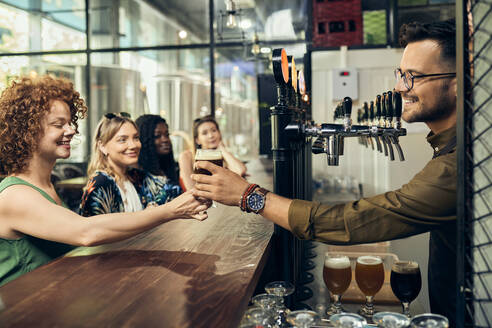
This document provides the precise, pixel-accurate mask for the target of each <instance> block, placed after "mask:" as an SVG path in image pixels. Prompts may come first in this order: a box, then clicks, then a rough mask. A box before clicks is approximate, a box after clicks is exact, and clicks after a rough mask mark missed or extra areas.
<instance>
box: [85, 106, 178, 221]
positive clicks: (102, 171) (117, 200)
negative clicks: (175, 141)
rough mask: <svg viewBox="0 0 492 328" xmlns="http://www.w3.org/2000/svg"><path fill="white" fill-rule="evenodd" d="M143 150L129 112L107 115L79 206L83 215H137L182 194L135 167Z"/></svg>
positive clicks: (100, 123) (95, 143)
mask: <svg viewBox="0 0 492 328" xmlns="http://www.w3.org/2000/svg"><path fill="white" fill-rule="evenodd" d="M141 148H142V145H141V142H140V137H139V132H138V128H137V126H136V124H135V123H134V122H133V121H132V119H131V118H130V117H129V115H128V114H126V113H119V114H113V113H108V114H105V115H104V117H103V118H102V119H101V121H100V122H99V124H98V126H97V129H96V134H95V136H94V141H93V152H92V157H91V161H90V163H89V167H88V169H87V175H88V176H89V181H88V183H87V185H86V187H85V189H84V194H83V196H82V201H81V204H80V213H81V214H82V215H83V216H92V215H96V214H104V213H117V212H135V211H139V210H142V209H144V208H146V207H147V206H148V205H149V204H157V205H160V204H164V203H165V202H167V201H169V200H171V199H173V198H175V197H176V196H178V195H179V194H180V193H181V188H180V187H179V186H178V185H173V184H167V183H165V182H164V181H163V180H162V179H158V178H157V177H156V176H154V175H151V174H149V173H148V172H147V171H143V170H139V169H137V168H136V166H137V165H138V158H139V154H140V150H141Z"/></svg>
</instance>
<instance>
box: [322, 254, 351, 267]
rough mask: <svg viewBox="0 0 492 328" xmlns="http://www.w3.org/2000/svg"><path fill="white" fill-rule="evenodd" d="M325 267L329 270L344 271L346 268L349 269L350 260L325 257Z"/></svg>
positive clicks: (345, 257)
mask: <svg viewBox="0 0 492 328" xmlns="http://www.w3.org/2000/svg"><path fill="white" fill-rule="evenodd" d="M325 267H327V268H331V269H345V268H347V267H350V260H349V258H348V257H347V256H344V257H327V258H325Z"/></svg>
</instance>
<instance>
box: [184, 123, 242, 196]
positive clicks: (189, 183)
mask: <svg viewBox="0 0 492 328" xmlns="http://www.w3.org/2000/svg"><path fill="white" fill-rule="evenodd" d="M193 142H194V149H192V150H185V151H184V152H182V153H181V154H180V156H179V170H180V178H181V179H182V181H183V184H184V187H185V188H186V190H189V189H191V188H193V186H194V185H195V181H193V180H192V179H191V177H190V176H191V174H192V173H193V163H194V161H195V152H196V150H197V149H200V148H201V149H219V150H220V151H221V152H222V157H223V159H224V167H225V168H228V169H229V170H231V171H233V172H234V173H237V174H239V175H240V176H244V175H246V166H245V165H244V163H243V162H241V161H240V160H239V159H237V158H236V157H234V155H232V154H231V153H230V152H229V151H227V149H226V148H225V146H224V143H223V141H222V135H221V133H220V129H219V125H218V124H217V122H216V121H215V119H214V118H213V117H212V116H204V117H201V118H197V119H196V120H195V121H194V122H193Z"/></svg>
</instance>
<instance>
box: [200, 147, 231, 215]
mask: <svg viewBox="0 0 492 328" xmlns="http://www.w3.org/2000/svg"><path fill="white" fill-rule="evenodd" d="M198 161H209V162H210V163H212V164H215V165H218V166H223V165H224V158H223V157H222V152H221V151H220V150H218V149H197V150H196V153H195V162H198ZM193 173H195V174H205V175H212V173H210V172H209V171H207V170H205V169H201V168H198V167H196V165H194V167H193ZM212 207H217V204H215V202H212Z"/></svg>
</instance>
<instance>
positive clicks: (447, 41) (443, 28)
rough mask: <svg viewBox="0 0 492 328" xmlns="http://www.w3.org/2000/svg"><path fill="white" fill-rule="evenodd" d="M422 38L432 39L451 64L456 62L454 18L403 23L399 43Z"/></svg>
mask: <svg viewBox="0 0 492 328" xmlns="http://www.w3.org/2000/svg"><path fill="white" fill-rule="evenodd" d="M422 40H434V41H436V42H437V43H438V44H439V46H440V48H441V56H442V58H443V59H445V60H447V61H448V62H449V63H450V64H452V65H453V66H454V65H455V63H456V24H455V20H454V18H452V19H448V20H445V21H440V22H432V23H418V22H413V23H409V24H403V25H402V26H401V28H400V45H401V46H402V47H403V48H404V47H406V46H407V44H409V43H412V42H417V41H422Z"/></svg>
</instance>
